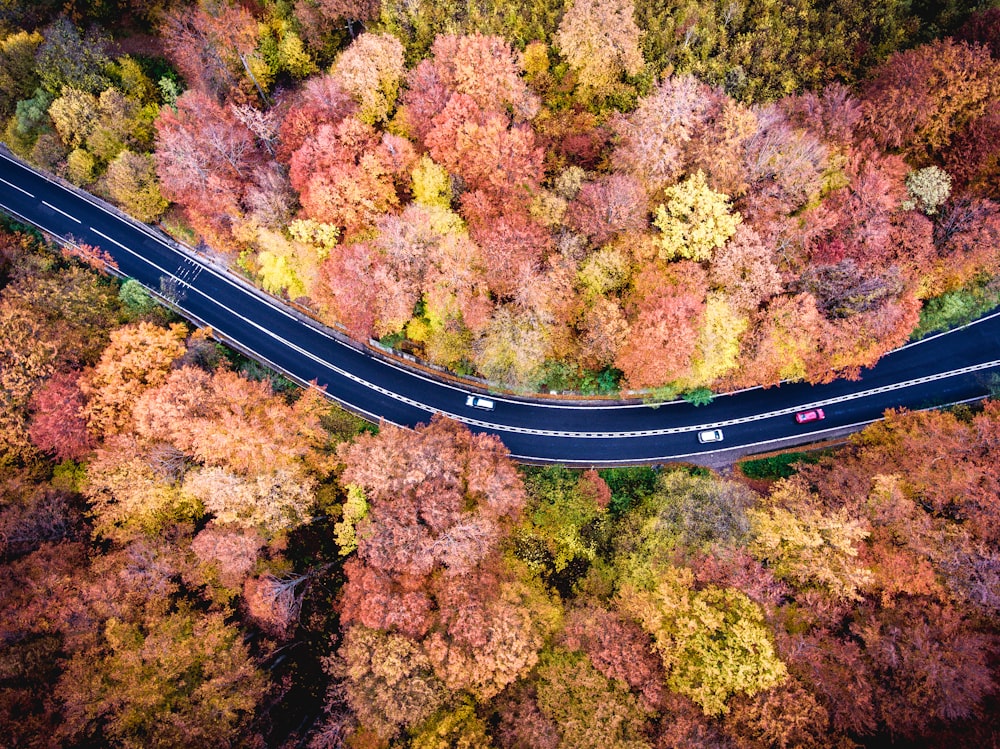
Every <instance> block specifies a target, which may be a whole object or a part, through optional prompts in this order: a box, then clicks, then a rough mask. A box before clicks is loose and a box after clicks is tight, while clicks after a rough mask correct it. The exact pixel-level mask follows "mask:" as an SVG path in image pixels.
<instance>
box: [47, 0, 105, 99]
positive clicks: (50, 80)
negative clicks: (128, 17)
mask: <svg viewBox="0 0 1000 749" xmlns="http://www.w3.org/2000/svg"><path fill="white" fill-rule="evenodd" d="M42 36H43V37H44V38H45V40H44V41H43V42H42V44H41V45H40V46H39V47H38V51H37V53H36V58H35V59H36V67H35V69H36V70H37V71H38V75H39V77H40V78H41V80H42V86H43V87H44V88H45V89H46V90H47V91H49V92H51V93H53V94H57V93H59V92H60V91H61V90H62V89H63V87H65V86H69V87H71V88H76V89H79V90H81V91H86V92H90V93H96V92H98V91H101V90H102V89H104V88H105V87H106V85H107V83H108V79H107V77H106V76H105V75H104V70H105V68H106V66H107V64H108V63H109V62H110V60H109V59H108V57H107V55H106V54H105V52H104V46H105V40H104V39H103V38H101V36H100V34H98V33H97V32H96V31H91V32H90V33H87V34H81V33H80V31H79V30H78V29H77V28H76V27H75V26H74V25H73V23H72V21H70V20H69V18H67V17H66V16H65V15H61V16H59V17H58V18H57V19H56V20H55V21H53V22H52V23H51V24H49V25H48V26H46V27H45V29H44V30H43V32H42Z"/></svg>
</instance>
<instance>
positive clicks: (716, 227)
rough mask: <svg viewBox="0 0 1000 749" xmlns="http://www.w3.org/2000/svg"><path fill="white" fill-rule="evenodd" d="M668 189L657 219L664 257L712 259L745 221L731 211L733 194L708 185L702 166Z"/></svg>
mask: <svg viewBox="0 0 1000 749" xmlns="http://www.w3.org/2000/svg"><path fill="white" fill-rule="evenodd" d="M664 193H665V197H666V202H665V203H664V204H663V205H660V206H659V207H658V208H657V209H656V218H655V219H654V220H653V224H654V225H655V226H656V228H657V229H659V230H660V232H661V236H660V240H659V243H660V253H659V254H660V259H661V260H673V259H674V258H678V257H682V258H688V259H690V260H696V261H698V262H702V261H705V260H709V259H710V258H711V257H712V253H713V252H715V250H717V249H719V248H720V247H722V246H723V245H724V244H725V243H726V242H727V241H728V240H729V238H730V237H731V236H733V234H734V233H735V232H736V227H737V226H739V225H740V223H741V222H742V221H743V217H742V216H740V214H739V213H733V212H732V211H730V207H729V197H728V196H727V195H725V194H724V193H721V192H716V191H715V190H713V189H712V188H711V187H709V186H708V183H707V182H706V181H705V173H704V172H702V171H701V170H698V171H697V172H695V173H694V174H692V175H691V176H690V177H688V178H687V179H685V180H683V181H682V182H678V183H677V184H676V185H673V186H672V187H668V188H667V189H666V190H665V191H664Z"/></svg>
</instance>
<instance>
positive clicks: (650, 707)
mask: <svg viewBox="0 0 1000 749" xmlns="http://www.w3.org/2000/svg"><path fill="white" fill-rule="evenodd" d="M559 638H560V640H561V642H562V643H564V645H565V647H566V648H567V649H569V650H573V651H583V652H585V653H586V654H587V657H588V658H589V659H590V662H591V664H592V665H593V666H594V668H595V669H597V670H598V671H599V672H600V673H601V674H603V675H604V676H605V677H607V678H608V679H614V680H616V681H619V682H623V683H625V684H628V685H629V687H631V689H632V690H633V691H634V692H636V693H638V695H639V699H640V704H641V705H642V706H643V708H644V709H645V710H647V711H649V712H654V711H657V710H659V709H660V708H661V707H662V706H663V703H664V698H665V694H664V692H665V690H664V682H665V675H664V673H663V664H662V662H661V661H660V659H659V658H658V657H657V656H656V653H655V652H654V649H653V647H652V640H651V638H650V635H649V634H648V633H646V632H644V631H642V629H641V628H640V627H639V625H638V624H636V623H635V622H634V621H632V620H630V619H627V618H625V617H623V616H621V615H619V614H617V613H615V612H613V611H608V610H606V609H601V608H591V607H586V608H581V609H576V610H574V611H572V612H570V613H569V615H568V616H567V618H566V623H565V626H564V629H563V631H562V632H561V633H560V635H559Z"/></svg>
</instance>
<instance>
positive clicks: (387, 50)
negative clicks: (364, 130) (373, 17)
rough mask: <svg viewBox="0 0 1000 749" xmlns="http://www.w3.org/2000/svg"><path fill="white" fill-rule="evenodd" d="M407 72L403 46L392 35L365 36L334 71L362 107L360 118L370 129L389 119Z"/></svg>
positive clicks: (348, 50) (336, 64)
mask: <svg viewBox="0 0 1000 749" xmlns="http://www.w3.org/2000/svg"><path fill="white" fill-rule="evenodd" d="M405 71H406V67H405V63H404V60H403V45H402V44H400V43H399V40H397V39H396V37H394V36H392V35H390V34H362V35H361V36H359V37H358V38H357V39H355V40H354V42H353V43H352V44H351V46H350V47H348V48H347V49H346V50H344V52H343V53H342V54H341V55H340V57H339V58H338V59H337V61H336V62H335V63H334V64H333V69H332V70H331V72H332V73H333V74H334V75H335V76H337V79H338V80H339V81H340V84H341V86H343V87H344V90H345V91H347V93H349V94H350V95H351V96H352V97H353V98H354V99H355V100H356V101H357V102H358V104H359V105H360V107H361V110H360V112H359V113H358V117H359V118H360V119H361V121H362V122H366V123H368V124H369V125H374V124H375V123H376V122H384V121H385V120H386V119H388V116H389V113H390V112H391V111H392V110H393V108H394V107H395V106H396V97H397V96H398V95H399V83H400V80H401V79H402V77H403V73H404V72H405Z"/></svg>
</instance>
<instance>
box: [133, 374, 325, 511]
mask: <svg viewBox="0 0 1000 749" xmlns="http://www.w3.org/2000/svg"><path fill="white" fill-rule="evenodd" d="M321 398H322V396H320V395H319V394H318V393H316V392H314V391H311V390H310V391H306V392H304V393H303V394H302V395H301V396H300V397H299V399H298V400H297V401H296V402H295V404H294V405H291V406H290V405H288V403H286V402H285V400H284V399H283V398H280V397H278V396H275V395H274V394H272V392H271V389H270V386H269V385H268V384H267V383H266V382H260V381H249V380H247V379H245V378H244V377H241V376H240V375H239V374H237V373H235V372H229V371H225V370H217V371H216V372H215V373H214V374H213V375H209V374H207V373H206V372H204V371H202V370H200V369H197V368H194V367H190V366H186V367H181V368H179V369H176V370H174V371H173V372H171V373H170V374H169V376H164V377H163V381H162V385H161V386H160V387H157V388H155V389H153V390H149V391H147V392H146V393H145V394H144V395H143V396H142V397H141V398H139V400H138V403H136V405H135V427H136V432H137V433H138V434H139V435H141V436H142V437H143V438H145V439H147V440H150V441H160V442H167V443H169V444H171V445H173V446H174V447H175V448H177V449H178V450H180V451H181V452H182V453H184V454H186V455H189V456H191V457H192V458H194V459H196V460H198V461H199V462H201V463H203V464H205V465H207V466H212V467H219V468H225V469H228V471H232V472H235V473H236V474H239V475H240V476H244V477H251V476H252V477H255V478H256V479H258V480H259V483H257V484H256V485H254V482H253V481H251V482H250V484H249V485H247V484H244V483H243V482H242V481H241V480H239V479H237V478H235V477H233V476H231V475H230V474H229V473H228V472H227V471H221V472H213V473H210V474H207V475H206V480H207V479H209V478H214V479H218V481H219V482H220V483H219V485H218V486H216V487H215V488H212V487H211V483H212V481H209V486H206V487H204V492H205V493H206V495H213V497H214V499H213V500H211V501H218V503H219V504H218V507H219V509H220V512H222V511H223V508H225V510H224V512H225V513H227V516H228V517H230V518H231V519H233V520H235V519H236V518H240V517H244V516H243V513H244V512H248V513H249V515H248V516H247V518H246V522H247V524H248V525H253V524H260V523H262V522H265V521H262V520H261V518H260V517H259V516H257V515H256V513H257V512H260V513H264V516H265V517H271V518H272V519H273V520H274V521H275V522H278V521H279V518H284V520H285V521H286V522H287V521H290V520H291V519H292V518H291V517H289V516H288V514H287V511H288V509H289V508H288V506H287V505H289V504H292V505H296V506H298V507H301V505H303V504H307V503H308V500H306V499H304V497H307V496H308V495H309V488H308V482H307V481H305V480H304V479H303V478H302V477H301V476H299V475H298V472H299V471H301V470H302V469H303V467H304V465H307V464H308V465H312V466H315V467H319V465H320V464H321V463H322V461H321V460H320V459H319V456H318V455H317V454H316V448H317V447H318V446H319V445H320V444H322V442H323V441H324V439H325V438H324V436H323V435H322V432H321V430H320V427H319V413H318V412H319V407H320V403H321ZM226 486H229V487H230V489H231V490H232V492H233V494H232V495H231V497H230V496H229V495H227V494H226V491H224V489H225V487H226ZM216 490H218V491H219V492H220V493H219V494H218V495H216V494H215V492H216ZM227 497H229V498H227ZM230 500H231V501H232V503H233V504H232V505H231V506H230V505H229V502H230ZM242 502H247V503H249V507H246V508H241V503H242ZM271 503H273V505H271ZM269 505H270V506H269ZM254 507H256V509H255V510H252V508H254ZM228 513H232V515H231V516H229V515H228ZM270 513H275V516H273V517H272V516H271V515H270ZM293 514H294V513H293Z"/></svg>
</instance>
